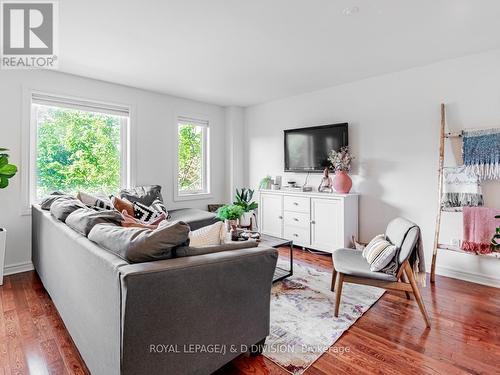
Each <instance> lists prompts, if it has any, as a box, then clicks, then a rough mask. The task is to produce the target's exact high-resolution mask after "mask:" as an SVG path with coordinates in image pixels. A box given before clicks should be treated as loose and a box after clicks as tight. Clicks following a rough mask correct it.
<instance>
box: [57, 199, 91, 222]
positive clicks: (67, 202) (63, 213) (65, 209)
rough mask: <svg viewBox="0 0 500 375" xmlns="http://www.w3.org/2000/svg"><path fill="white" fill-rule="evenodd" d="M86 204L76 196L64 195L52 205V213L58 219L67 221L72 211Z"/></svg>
mask: <svg viewBox="0 0 500 375" xmlns="http://www.w3.org/2000/svg"><path fill="white" fill-rule="evenodd" d="M80 208H86V206H85V205H84V204H83V203H82V202H80V201H79V200H78V199H76V198H71V197H65V196H62V197H61V198H59V199H56V200H55V201H54V202H53V203H52V205H51V206H50V213H51V215H52V216H54V217H55V218H56V219H58V220H61V221H66V218H67V217H68V216H69V214H70V213H72V212H73V211H76V210H78V209H80Z"/></svg>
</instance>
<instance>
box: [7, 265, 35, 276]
mask: <svg viewBox="0 0 500 375" xmlns="http://www.w3.org/2000/svg"><path fill="white" fill-rule="evenodd" d="M34 269H35V267H33V263H31V262H23V263H16V264H10V265H8V266H5V267H4V269H3V275H4V276H8V275H13V274H15V273H21V272H27V271H32V270H34Z"/></svg>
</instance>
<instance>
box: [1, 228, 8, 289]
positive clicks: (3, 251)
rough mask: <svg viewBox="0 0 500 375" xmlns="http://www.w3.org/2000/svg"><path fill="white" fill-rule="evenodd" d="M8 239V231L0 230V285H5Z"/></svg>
mask: <svg viewBox="0 0 500 375" xmlns="http://www.w3.org/2000/svg"><path fill="white" fill-rule="evenodd" d="M6 239H7V231H6V230H5V228H0V285H3V268H4V263H5V240H6Z"/></svg>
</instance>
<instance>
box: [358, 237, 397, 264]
mask: <svg viewBox="0 0 500 375" xmlns="http://www.w3.org/2000/svg"><path fill="white" fill-rule="evenodd" d="M396 252H397V247H396V246H395V245H393V244H392V243H390V242H389V241H387V240H386V239H385V235H383V234H379V235H378V236H375V238H374V239H372V240H371V241H370V243H369V244H368V245H366V247H365V248H364V250H363V253H362V254H363V257H364V258H365V259H366V261H367V262H368V264H369V265H370V270H371V271H375V272H378V271H381V270H382V269H384V268H385V267H386V266H387V265H388V264H389V263H390V262H391V261H392V260H393V259H394V257H395V255H396Z"/></svg>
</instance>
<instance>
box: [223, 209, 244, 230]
mask: <svg viewBox="0 0 500 375" xmlns="http://www.w3.org/2000/svg"><path fill="white" fill-rule="evenodd" d="M242 214H243V208H241V207H240V206H238V205H236V204H226V205H225V206H222V207H221V208H219V209H218V210H217V217H218V218H219V219H221V220H224V222H225V223H226V229H227V231H229V230H230V229H231V226H233V225H235V226H236V225H237V224H238V219H239V218H240V217H241V215H242Z"/></svg>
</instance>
